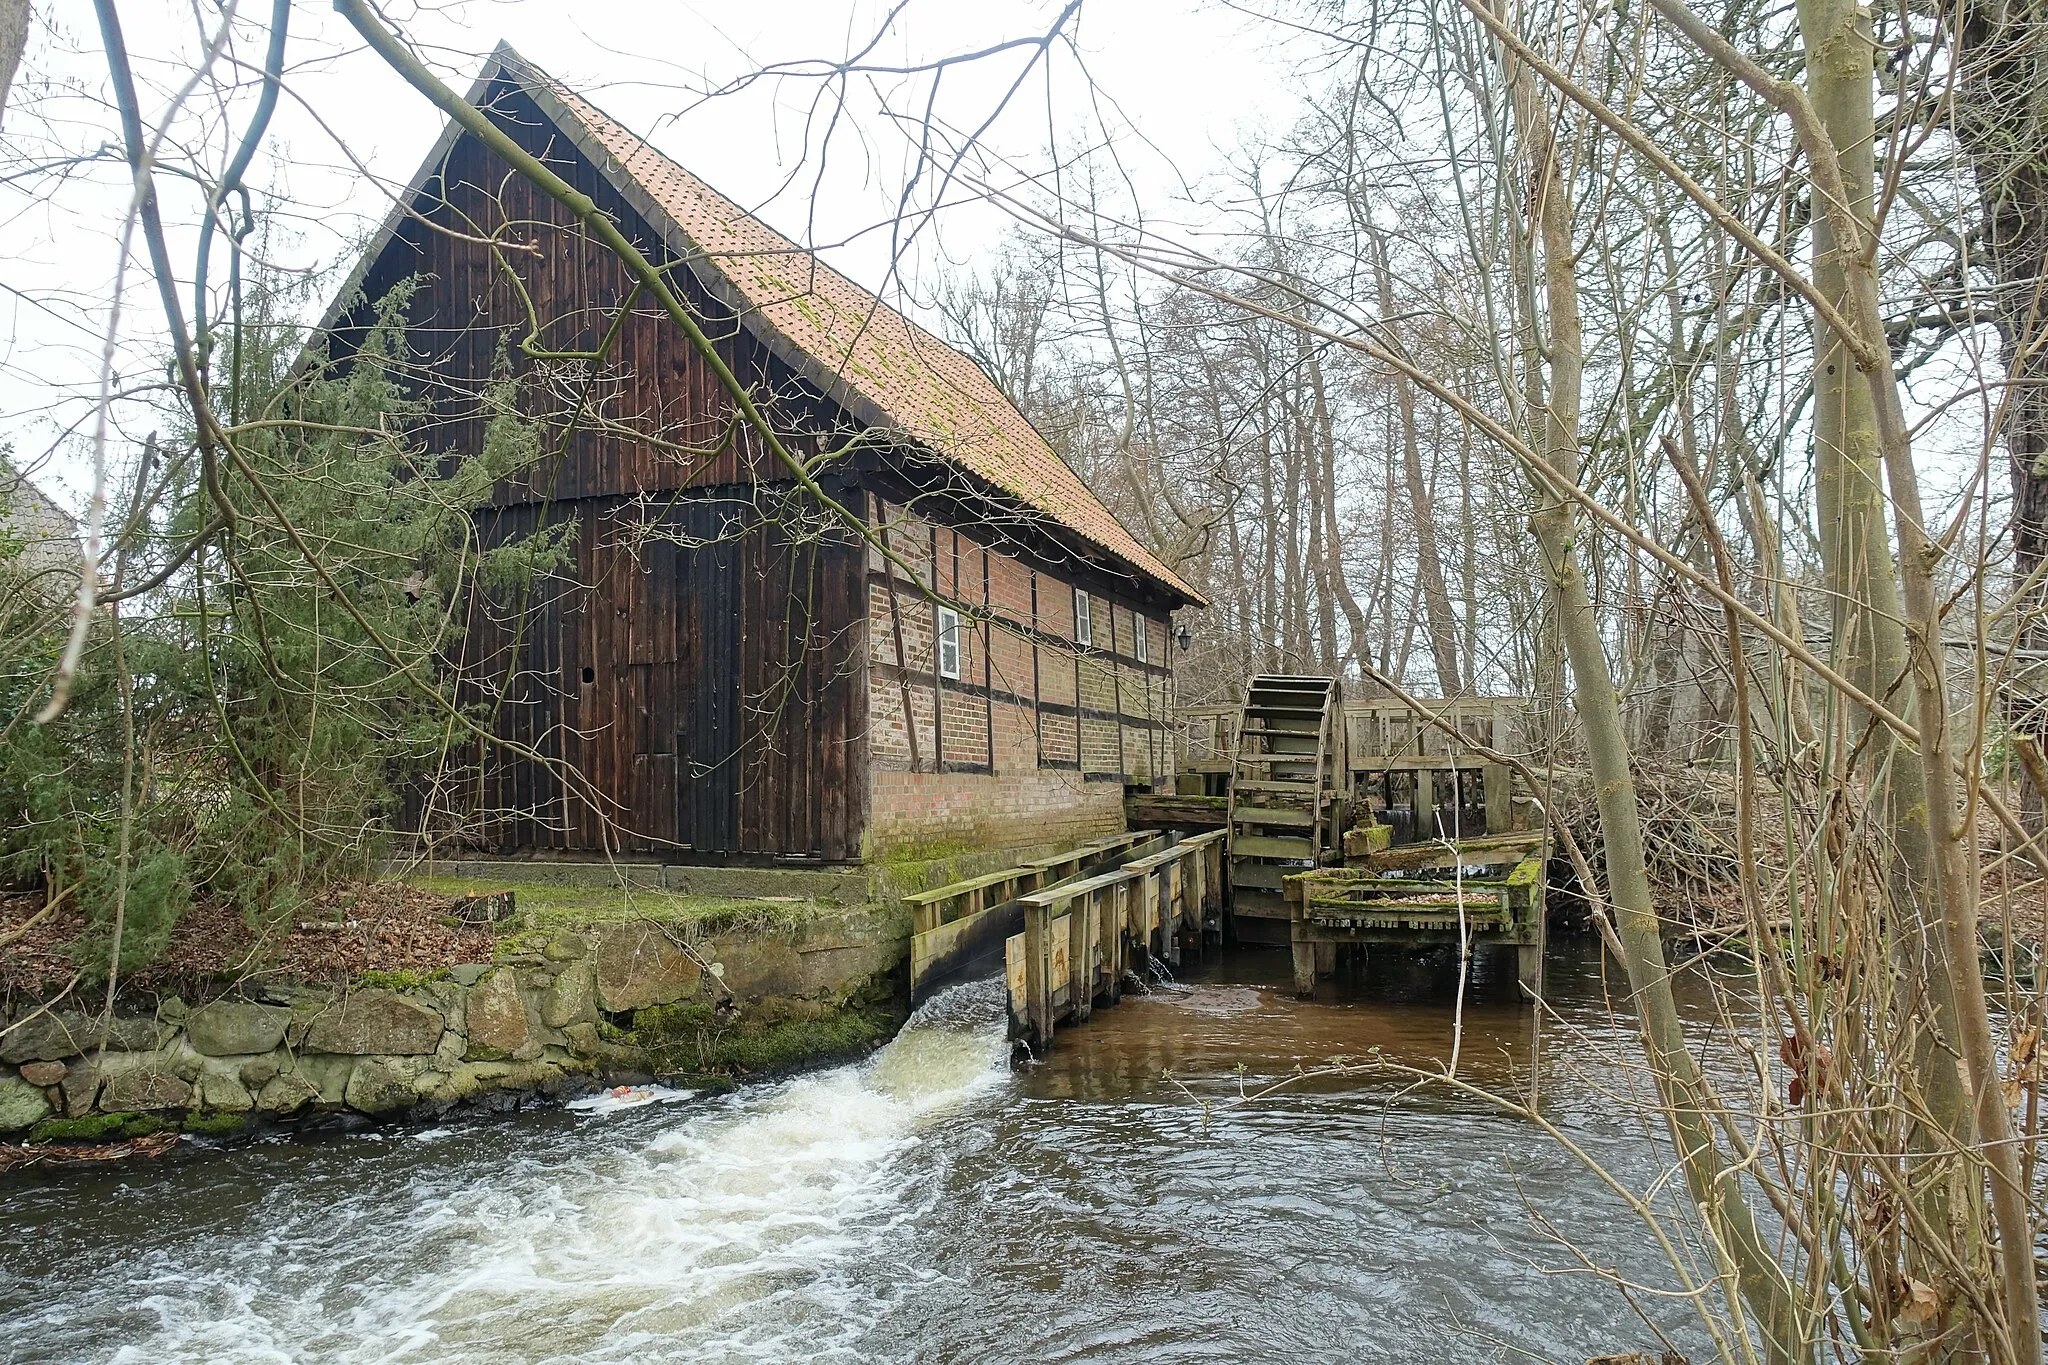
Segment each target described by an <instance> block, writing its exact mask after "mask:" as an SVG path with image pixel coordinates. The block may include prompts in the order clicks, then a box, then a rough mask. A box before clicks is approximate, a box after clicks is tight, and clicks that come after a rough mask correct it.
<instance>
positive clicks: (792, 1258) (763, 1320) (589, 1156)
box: [113, 983, 1008, 1365]
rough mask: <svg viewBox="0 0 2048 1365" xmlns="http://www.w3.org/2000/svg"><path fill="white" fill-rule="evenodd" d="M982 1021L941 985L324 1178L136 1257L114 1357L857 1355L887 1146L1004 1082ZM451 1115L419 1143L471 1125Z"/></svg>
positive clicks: (911, 1198)
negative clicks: (425, 1151)
mask: <svg viewBox="0 0 2048 1365" xmlns="http://www.w3.org/2000/svg"><path fill="white" fill-rule="evenodd" d="M1001 1019H1002V987H1001V985H1000V984H999V983H995V984H991V983H976V984H971V985H966V986H961V987H956V988H955V989H953V990H952V991H949V992H947V993H945V994H944V995H942V996H940V997H938V998H937V999H935V1000H933V1001H932V1002H930V1003H929V1004H927V1005H926V1006H925V1007H924V1008H923V1009H921V1010H920V1011H918V1013H917V1014H916V1015H915V1016H914V1017H913V1018H912V1019H911V1021H910V1023H909V1024H908V1025H906V1026H905V1028H904V1030H903V1031H902V1033H901V1034H900V1035H899V1036H898V1037H897V1038H896V1039H895V1041H893V1042H891V1043H890V1044H889V1045H888V1046H887V1047H884V1048H883V1049H881V1050H880V1051H879V1052H877V1053H876V1054H875V1055H874V1056H872V1057H870V1058H869V1059H867V1060H866V1061H865V1062H862V1063H860V1064H857V1065H852V1066H843V1067H839V1068H836V1069H834V1070H830V1071H824V1072H819V1073H816V1074H813V1075H809V1076H803V1077H799V1078H797V1079H795V1080H791V1081H787V1082H784V1083H781V1084H779V1085H774V1086H764V1087H756V1088H751V1089H748V1090H745V1091H742V1092H740V1093H738V1094H736V1095H733V1096H730V1097H728V1098H726V1099H723V1100H720V1101H716V1102H713V1103H708V1104H703V1105H701V1106H695V1105H693V1106H689V1107H687V1108H685V1109H668V1110H663V1109H662V1108H661V1107H659V1106H654V1107H650V1109H649V1111H648V1112H647V1114H646V1116H645V1117H640V1116H634V1117H632V1118H630V1119H628V1118H621V1119H619V1120H616V1121H615V1122H614V1123H608V1124H605V1125H603V1126H602V1131H599V1130H598V1129H594V1128H593V1127H592V1126H590V1125H588V1124H582V1125H578V1126H576V1127H573V1128H570V1127H566V1126H564V1127H561V1128H557V1129H552V1130H550V1132H549V1133H548V1135H547V1136H548V1138H549V1139H551V1140H552V1141H551V1142H534V1141H526V1142H522V1143H520V1144H518V1151H517V1154H516V1156H514V1157H513V1159H511V1160H510V1161H509V1162H508V1161H506V1160H504V1158H503V1157H502V1156H500V1157H498V1158H497V1159H493V1160H479V1161H477V1162H476V1163H474V1164H473V1165H472V1164H468V1163H455V1164H452V1165H449V1166H445V1167H443V1168H441V1169H439V1170H436V1171H433V1172H431V1173H422V1174H418V1175H414V1176H412V1177H410V1179H409V1180H407V1181H406V1183H404V1184H402V1185H400V1186H399V1187H398V1188H396V1189H394V1188H392V1185H391V1183H390V1182H389V1181H381V1182H376V1184H377V1187H376V1188H375V1190H374V1192H367V1191H366V1192H360V1193H352V1192H348V1191H329V1192H328V1193H329V1194H331V1195H333V1196H334V1197H333V1200H332V1203H331V1204H329V1205H327V1206H326V1207H324V1208H322V1209H319V1210H317V1211H308V1210H304V1209H300V1210H296V1211H295V1212H296V1213H297V1214H298V1215H299V1216H295V1217H292V1218H290V1219H289V1220H287V1222H286V1225H285V1226H283V1227H279V1226H278V1225H277V1223H276V1221H275V1220H274V1219H271V1218H266V1219H264V1220H263V1222H264V1223H266V1224H268V1225H269V1226H271V1227H272V1228H273V1229H274V1232H275V1235H273V1236H270V1237H268V1238H266V1240H264V1241H263V1242H262V1243H260V1244H250V1243H248V1242H232V1241H228V1240H225V1239H212V1238H199V1239H195V1240H194V1242H193V1243H191V1244H188V1245H185V1246H181V1247H179V1248H177V1250H176V1252H175V1254H163V1255H154V1256H151V1257H150V1258H149V1264H147V1265H145V1266H141V1267H134V1268H132V1270H131V1273H130V1274H129V1275H128V1277H127V1283H126V1285H125V1286H124V1288H126V1289H127V1291H128V1292H129V1293H131V1294H133V1295H135V1296H136V1297H138V1298H140V1299H141V1300H142V1302H143V1304H144V1306H146V1308H147V1309H148V1310H149V1311H150V1312H151V1313H152V1314H153V1315H154V1319H155V1329H154V1331H151V1332H147V1333H144V1334H143V1335H144V1337H145V1338H146V1339H144V1340H135V1341H134V1342H133V1344H132V1345H130V1346H127V1347H124V1348H123V1349H121V1350H120V1351H119V1352H118V1354H116V1355H115V1356H114V1357H113V1358H114V1359H115V1360H117V1361H123V1362H136V1363H137V1365H140V1362H144V1361H148V1362H159V1361H172V1360H180V1361H185V1360H189V1361H200V1360H204V1361H210V1362H221V1361H235V1362H254V1361H266V1362H268V1361H286V1360H289V1361H323V1362H325V1361H332V1362H358V1361H362V1362H367V1361H453V1360H462V1361H548V1362H558V1361H560V1362H566V1361H591V1362H608V1361H635V1362H642V1361H666V1360H692V1361H700V1360H713V1361H717V1360H796V1359H808V1360H816V1359H821V1358H824V1359H831V1358H841V1359H848V1360H851V1359H854V1358H855V1351H854V1343H855V1341H856V1340H857V1337H858V1333H859V1331H860V1330H861V1328H862V1326H863V1324H864V1323H867V1322H871V1321H872V1320H873V1318H874V1315H875V1310H877V1309H879V1308H880V1307H881V1302H880V1300H879V1298H878V1297H877V1296H878V1295H881V1294H884V1293H887V1292H889V1291H888V1290H887V1289H886V1288H885V1287H882V1286H876V1285H868V1284H864V1283H861V1282H860V1280H859V1277H858V1276H857V1275H855V1274H853V1273H851V1271H850V1270H849V1269H848V1263H849V1262H850V1261H851V1259H852V1257H853V1254H854V1253H855V1252H857V1251H858V1250H860V1249H861V1248H862V1247H864V1246H872V1244H873V1242H874V1241H875V1238H876V1236H877V1234H878V1233H879V1232H881V1231H883V1230H886V1229H887V1228H888V1227H890V1226H892V1225H894V1224H895V1223H896V1222H897V1221H898V1220H900V1219H904V1218H909V1217H912V1216H913V1215H914V1213H915V1211H916V1208H917V1205H918V1201H919V1199H920V1197H921V1196H920V1194H919V1192H918V1191H916V1190H907V1189H904V1188H902V1186H903V1184H904V1182H902V1181H900V1180H897V1179H893V1178H892V1172H891V1166H892V1163H893V1161H894V1159H895V1158H896V1157H897V1156H899V1155H900V1154H901V1153H903V1152H905V1151H907V1150H908V1149H909V1148H911V1147H912V1146H914V1145H915V1144H917V1143H918V1142H920V1140H921V1137H920V1133H921V1130H923V1129H925V1128H927V1127H928V1126H930V1125H931V1124H932V1123H934V1122H935V1121H936V1120H937V1119H938V1118H939V1117H940V1116H942V1115H944V1114H946V1113H949V1112H951V1111H954V1110H956V1109H958V1108H959V1107H960V1106H962V1105H966V1104H970V1103H973V1102H974V1101H975V1099H976V1097H977V1096H979V1095H981V1094H983V1093H984V1092H986V1091H989V1090H991V1089H992V1088H995V1087H998V1086H1000V1085H1002V1084H1004V1083H1005V1077H1006V1076H1007V1074H1008V1071H1007V1066H1006V1062H1007V1056H1008V1045H1007V1043H1006V1042H1005V1039H1004V1036H1003V1028H1002V1022H1001ZM465 1131H466V1132H467V1133H468V1134H469V1136H468V1137H467V1138H464V1137H462V1136H451V1137H444V1138H443V1139H442V1140H440V1141H439V1142H437V1143H435V1144H434V1145H433V1146H432V1148H431V1150H432V1151H433V1152H434V1153H435V1154H436V1155H437V1156H438V1155H440V1154H444V1153H450V1152H451V1149H455V1148H458V1147H460V1146H462V1145H463V1144H464V1142H465V1141H469V1142H480V1141H487V1140H489V1139H488V1135H489V1131H490V1130H489V1129H488V1127H486V1128H479V1129H469V1130H465ZM415 1151H417V1148H415ZM343 1178H344V1179H346V1177H345V1176H344V1177H343ZM302 1193H303V1192H302Z"/></svg>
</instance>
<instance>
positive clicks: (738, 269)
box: [486, 47, 1203, 603]
mask: <svg viewBox="0 0 2048 1365" xmlns="http://www.w3.org/2000/svg"><path fill="white" fill-rule="evenodd" d="M498 64H500V65H501V66H502V68H503V69H505V70H506V72H507V74H508V75H511V76H513V77H514V78H515V79H517V80H518V81H519V82H520V84H521V85H523V86H524V87H525V88H526V90H527V92H528V93H529V94H532V95H533V96H535V98H536V99H538V100H539V101H540V103H541V106H542V108H543V109H546V110H548V112H549V113H550V114H553V115H556V116H557V117H558V121H559V122H563V123H564V124H565V125H566V124H568V123H569V122H570V121H572V120H573V122H574V123H575V124H580V125H581V131H582V132H583V133H584V134H586V135H587V137H577V136H576V134H577V132H578V131H579V130H578V129H576V128H575V127H572V126H565V127H564V128H563V131H564V132H565V133H567V134H569V135H570V136H571V137H572V139H574V140H576V141H577V142H579V143H582V144H583V150H584V151H585V153H586V154H590V155H591V156H592V159H593V160H594V161H597V162H598V165H599V169H600V170H601V171H603V172H604V173H605V174H606V175H607V176H609V177H611V178H612V179H613V180H614V183H615V184H616V183H617V180H618V177H619V176H620V174H621V173H623V175H624V177H625V178H626V179H627V180H628V181H629V182H630V184H631V185H632V186H637V187H638V188H639V189H640V190H641V191H643V192H644V194H645V196H646V197H647V198H649V199H651V200H652V201H653V203H654V206H655V207H657V208H658V209H659V210H660V211H661V214H662V215H665V216H666V217H667V218H668V219H669V224H668V225H666V226H668V227H671V228H672V229H673V230H674V232H675V233H677V234H679V235H681V236H682V237H683V238H685V239H686V241H685V242H684V243H683V244H682V246H683V251H684V254H685V256H686V258H687V259H688V260H690V262H691V263H692V264H693V265H695V266H698V267H699V273H700V275H701V274H702V273H703V270H702V267H705V266H708V267H709V268H710V270H711V271H713V272H715V274H716V276H717V279H716V280H707V281H706V282H707V284H709V285H711V286H712V287H713V291H714V293H717V294H719V295H720V296H721V297H722V298H723V299H724V301H725V302H726V303H728V304H730V305H732V306H733V307H735V308H737V309H738V310H739V311H740V312H741V313H742V315H743V317H745V318H746V320H747V321H748V322H749V324H750V325H752V326H754V327H755V328H756V329H765V330H766V331H768V332H769V333H770V336H769V337H768V339H769V340H770V342H771V344H773V342H774V341H775V340H777V339H778V338H779V339H780V340H781V341H783V342H785V343H786V344H787V346H788V347H790V348H793V349H794V350H796V351H798V352H800V353H801V354H802V355H803V356H806V357H809V358H810V359H811V360H812V361H814V362H816V366H817V367H822V368H823V369H824V370H825V371H826V374H825V375H824V376H823V377H824V378H825V379H826V380H827V388H828V391H830V392H831V393H832V396H833V397H834V398H835V399H837V400H840V401H842V403H845V405H846V406H848V407H849V408H850V409H851V410H852V411H854V412H855V414H856V415H857V416H859V417H861V419H862V420H864V421H868V422H869V423H870V424H871V425H874V426H878V427H882V428H884V429H887V430H894V431H898V432H901V433H903V434H905V435H907V436H909V437H910V438H912V439H914V440H915V441H917V442H918V443H920V444H922V445H924V446H926V447H928V448H929V449H931V450H933V451H936V452H937V453H939V454H940V455H942V456H944V457H945V458H947V459H949V460H951V461H953V462H954V463H955V464H957V465H959V466H960V467H962V468H964V469H966V470H967V471H969V472H970V473H972V474H975V475H978V476H980V477H981V478H982V479H984V480H986V481H987V482H988V483H990V484H993V485H995V486H996V487H997V488H999V489H1001V490H1003V491H1004V492H1005V493H1008V494H1010V495H1011V496H1013V497H1015V498H1017V499H1019V500H1020V501H1022V502H1024V503H1026V504H1028V505H1030V506H1031V507H1033V508H1036V509H1037V510H1039V511H1041V512H1043V513H1045V514H1046V515H1047V516H1049V517H1051V518H1053V519H1054V520H1056V521H1057V522H1059V523H1060V524H1061V525H1062V526H1064V527H1066V528H1067V529H1068V530H1069V531H1072V532H1075V533H1077V534H1078V535H1080V536H1081V537H1083V538H1084V539H1086V540H1087V541H1089V542H1091V543H1092V544H1093V545H1095V546H1097V547H1098V548H1100V549H1102V550H1105V551H1107V552H1108V553H1109V554H1110V555H1112V556H1114V557H1115V558H1117V559H1120V560H1122V561H1123V562H1124V563H1126V564H1128V565H1130V566H1131V567H1132V568H1134V569H1137V570H1138V571H1140V572H1141V573H1143V574H1145V575H1146V576H1148V577H1150V578H1153V579H1156V580H1158V581H1159V582H1161V583H1163V584H1165V585H1166V586H1167V587H1169V588H1171V589H1172V590H1173V591H1174V592H1177V593H1179V594H1181V595H1182V596H1184V597H1186V598H1187V599H1188V600H1190V601H1192V602H1196V603H1201V602H1202V601H1203V598H1202V596H1201V594H1199V593H1197V592H1196V591H1195V590H1194V589H1193V588H1191V587H1189V586H1188V585H1187V584H1186V583H1184V582H1183V581H1182V580H1181V579H1180V577H1179V576H1178V575H1176V574H1175V573H1174V572H1173V570H1171V569H1169V568H1168V567H1167V566H1166V565H1165V564H1163V563H1161V562H1160V560H1159V559H1158V557H1157V556H1155V555H1154V554H1152V552H1151V551H1149V550H1147V549H1146V548H1145V547H1144V546H1142V545H1140V544H1139V543H1138V542H1137V540H1136V539H1135V538H1134V537H1133V536H1132V535H1131V533H1130V532H1129V531H1128V530H1126V529H1125V528H1124V525H1123V523H1121V522H1119V521H1118V520H1117V519H1116V517H1115V516H1114V515H1113V514H1111V512H1110V511H1109V509H1108V508H1106V507H1104V506H1103V505H1102V503H1101V501H1100V500H1098V499H1097V498H1096V496H1095V495H1094V494H1093V493H1091V492H1090V491H1089V490H1088V487H1087V485H1086V484H1084V483H1082V482H1081V480H1080V478H1079V477H1078V476H1076V475H1075V473H1074V471H1073V470H1072V469H1070V468H1068V467H1067V464H1066V462H1065V461H1064V460H1062V459H1060V457H1059V456H1058V455H1056V454H1054V453H1053V449H1052V447H1051V446H1049V445H1047V444H1046V442H1045V438H1044V437H1043V436H1041V435H1039V434H1038V432H1037V431H1036V430H1035V429H1034V428H1033V427H1032V425H1031V423H1030V422H1028V421H1026V420H1025V418H1024V415H1023V414H1022V413H1020V412H1018V411H1017V408H1016V406H1015V405H1014V404H1013V403H1011V402H1010V400H1009V399H1008V398H1006V397H1004V396H1003V393H1002V391H1001V390H1000V389H998V388H997V387H996V386H995V384H994V382H993V381H991V380H990V379H989V377H988V376H987V375H986V374H984V373H983V372H982V369H981V367H980V366H979V365H976V364H975V363H974V362H973V361H972V360H970V359H968V358H967V357H966V356H964V355H962V354H960V352H958V351H956V350H954V349H953V348H952V347H950V346H948V345H947V344H946V343H945V342H943V341H941V340H939V339H938V338H937V337H935V336H933V335H932V334H931V333H930V332H928V331H926V330H925V329H924V328H922V327H920V326H918V325H917V324H916V323H914V322H912V321H910V320H909V319H908V318H906V317H904V316H903V315H902V314H900V313H898V312H897V311H896V310H895V309H893V308H891V307H889V305H888V304H886V303H883V302H882V301H881V300H880V299H878V298H876V297H875V296H874V295H873V294H871V293H869V292H868V291H867V290H865V289H863V288H861V287H860V286H859V285H857V284H855V283H854V282H853V281H852V280H849V279H847V278H846V277H845V276H844V275H841V274H840V273H839V272H838V271H836V270H833V269H832V268H831V267H830V266H827V265H826V264H824V263H823V262H822V261H820V260H819V259H818V258H817V257H816V256H814V255H812V254H811V253H810V252H809V251H806V250H804V249H803V248H802V247H799V246H798V245H796V243H794V242H792V241H790V240H789V239H788V238H787V237H784V236H782V235H781V234H780V233H778V232H776V231H775V230H774V229H773V228H771V227H769V226H768V225H767V224H766V223H763V222H762V221H761V220H760V219H758V218H756V217H754V216H753V215H752V214H750V213H748V212H747V211H746V210H744V209H742V208H741V207H740V206H739V205H737V204H735V203H734V202H733V201H732V200H730V199H727V198H726V197H725V196H724V195H722V194H720V193H718V191H716V190H714V189H712V188H711V187H710V186H709V185H707V184H705V183H704V182H703V181H701V180H699V179H698V178H697V177H696V176H694V175H691V174H690V173H689V172H688V171H686V170H684V169H683V168H682V167H681V166H679V165H677V164H676V163H675V162H674V161H671V160H670V159H669V158H668V157H667V156H664V155H663V154H662V153H661V152H659V151H656V150H655V149H654V148H653V147H652V146H650V145H649V144H648V143H647V142H646V141H645V140H644V139H642V138H641V137H639V136H638V135H636V134H634V133H632V132H630V131H628V130H627V129H626V128H625V127H623V126H622V125H620V124H619V123H617V122H615V121H613V120H612V119H611V118H609V117H608V116H606V115H605V114H604V113H603V112H602V111H601V110H599V109H598V108H597V107H596V106H595V105H593V104H591V103H590V102H589V101H588V100H585V99H584V98H582V97H581V96H579V95H577V94H575V93H574V92H573V91H570V90H568V89H566V88H565V87H563V86H562V85H561V84H560V83H558V82H557V81H555V80H554V78H553V77H551V76H549V75H547V74H546V73H545V72H543V71H541V70H540V69H539V68H538V67H535V66H534V65H533V64H532V63H531V62H528V61H525V60H524V59H523V58H520V57H519V56H518V55H517V54H516V53H514V52H512V51H511V50H510V49H509V48H505V47H501V48H500V49H499V51H498ZM486 75H487V76H488V72H487V73H486ZM550 96H551V97H552V98H549V97H550ZM550 106H553V107H550ZM562 116H566V117H565V118H564V117H562ZM593 144H594V145H593ZM607 159H609V161H610V162H611V163H612V164H610V165H607V164H605V162H606V160H607ZM620 188H621V190H622V191H625V190H626V189H628V186H625V185H621V186H620ZM657 226H661V225H657ZM671 245H675V244H674V243H671ZM721 281H722V283H723V284H724V285H725V286H726V287H725V288H723V289H719V288H717V287H716V286H717V284H718V283H719V282H721ZM735 295H736V296H737V297H734V296H735ZM778 349H779V348H778ZM848 399H851V400H852V401H851V402H847V401H846V400H848ZM863 409H866V410H865V411H863Z"/></svg>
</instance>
